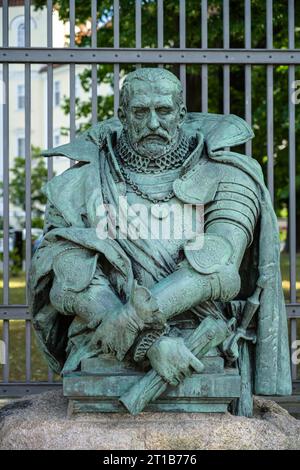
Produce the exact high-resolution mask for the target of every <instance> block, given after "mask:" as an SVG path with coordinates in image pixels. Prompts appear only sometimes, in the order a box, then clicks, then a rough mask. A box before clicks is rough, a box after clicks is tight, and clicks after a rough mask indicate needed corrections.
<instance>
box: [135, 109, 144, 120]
mask: <svg viewBox="0 0 300 470" xmlns="http://www.w3.org/2000/svg"><path fill="white" fill-rule="evenodd" d="M146 113H147V108H136V109H135V110H134V114H135V116H136V117H138V118H139V117H144V116H145V114H146Z"/></svg>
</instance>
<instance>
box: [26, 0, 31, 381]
mask: <svg viewBox="0 0 300 470" xmlns="http://www.w3.org/2000/svg"><path fill="white" fill-rule="evenodd" d="M30 3H31V2H30V0H27V1H25V47H27V48H29V47H30V44H31V14H30V9H31V5H30ZM25 213H26V217H25V233H26V242H25V266H26V287H27V286H28V276H29V268H30V263H31V64H25ZM26 303H28V297H27V289H26ZM25 373H26V381H27V382H29V381H30V378H31V328H30V320H28V321H26V322H25Z"/></svg>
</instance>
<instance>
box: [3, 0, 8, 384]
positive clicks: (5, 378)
mask: <svg viewBox="0 0 300 470" xmlns="http://www.w3.org/2000/svg"><path fill="white" fill-rule="evenodd" d="M2 15H3V16H2V20H3V27H2V34H3V40H2V44H3V47H8V42H9V41H8V37H9V36H8V0H3V8H2ZM3 83H4V93H5V95H4V97H5V101H4V104H3V304H4V305H8V303H9V65H8V64H3ZM3 341H4V344H5V358H6V363H5V364H4V366H3V382H8V380H9V320H3Z"/></svg>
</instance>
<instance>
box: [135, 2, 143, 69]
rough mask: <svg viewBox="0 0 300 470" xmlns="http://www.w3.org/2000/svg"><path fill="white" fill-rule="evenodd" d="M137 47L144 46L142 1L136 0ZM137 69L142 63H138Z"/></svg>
mask: <svg viewBox="0 0 300 470" xmlns="http://www.w3.org/2000/svg"><path fill="white" fill-rule="evenodd" d="M135 47H136V48H141V47H142V1H141V0H135ZM135 67H136V68H137V69H139V68H141V64H136V65H135Z"/></svg>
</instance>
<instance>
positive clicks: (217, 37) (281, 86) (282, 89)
mask: <svg viewBox="0 0 300 470" xmlns="http://www.w3.org/2000/svg"><path fill="white" fill-rule="evenodd" d="M34 3H35V6H36V8H43V7H44V6H45V4H46V0H35V2H34ZM53 3H54V7H55V8H57V9H58V12H59V16H60V19H61V20H63V21H68V19H69V0H56V1H54V2H53ZM156 3H157V2H156V0H143V1H142V46H143V47H157V9H156ZM222 3H223V2H222V0H209V1H208V46H209V47H210V48H222V47H223V25H222ZM295 10H296V20H297V19H298V18H299V17H300V2H295ZM186 11H187V15H186V47H188V48H198V47H201V2H200V0H186ZM251 13H252V21H251V33H252V47H253V48H260V49H261V48H265V47H266V2H264V1H261V0H252V1H251ZM90 17H91V2H90V1H86V2H79V1H77V2H76V23H77V25H78V26H79V27H80V25H83V24H86V22H87V20H89V19H90ZM97 18H98V33H97V45H98V47H113V2H112V1H108V0H103V1H101V2H98V12H97ZM245 21H248V19H247V18H246V19H245V18H244V1H242V0H231V1H230V47H231V48H243V47H244V44H245ZM295 40H296V47H299V46H300V28H299V27H296V30H295ZM76 42H77V45H78V46H81V47H88V46H90V45H91V32H90V31H89V30H88V29H86V28H81V29H80V33H78V34H77V36H76ZM273 44H274V47H275V48H279V49H282V48H288V2H287V1H286V0H277V1H276V2H274V8H273ZM164 46H165V47H175V48H178V47H179V1H178V0H175V1H174V0H164ZM120 47H135V1H134V0H120ZM132 68H133V66H132V65H125V66H123V65H122V66H121V74H122V75H124V74H126V73H128V72H129V71H130V70H132ZM168 68H170V69H171V70H172V71H173V72H174V73H176V74H177V75H178V74H179V68H178V66H174V65H169V66H168ZM273 70H274V162H275V167H274V175H275V209H276V211H277V213H278V214H280V213H281V212H282V210H284V209H286V208H287V207H288V195H289V173H288V152H289V149H288V131H289V117H288V103H289V90H288V67H287V66H285V65H278V66H277V65H276V66H274V67H273ZM299 72H300V70H299V67H296V79H299V78H300V73H299ZM80 80H81V85H82V87H83V89H84V90H86V91H89V90H90V89H91V67H87V68H86V69H85V71H84V72H83V73H82V74H81V75H80ZM98 83H109V84H112V83H113V67H112V66H111V65H107V64H106V65H105V64H104V65H99V66H98ZM208 83H209V101H208V107H209V112H217V113H222V111H223V69H222V66H219V65H210V66H208ZM266 84H267V83H266V67H265V66H264V65H263V66H259V65H254V66H252V112H253V122H252V125H253V129H254V131H255V134H256V137H255V140H254V145H253V156H254V157H255V158H256V159H257V160H258V161H259V162H260V163H261V164H262V166H263V170H264V172H265V174H266V169H267V118H266V116H267V102H266V100H267V88H266ZM244 89H245V80H244V67H243V66H240V65H232V66H231V68H230V96H231V112H232V113H234V114H237V115H239V116H241V117H243V116H244V115H245V91H244ZM187 106H188V109H189V111H200V110H201V65H191V66H190V65H188V66H187ZM64 109H65V112H66V113H68V111H69V101H68V100H66V101H65V103H64ZM112 114H113V96H98V119H99V120H102V119H105V118H107V117H110V116H112ZM76 115H77V117H79V116H84V117H88V116H90V115H91V102H90V101H86V102H81V101H79V100H77V101H76ZM299 127H300V114H299V111H298V107H296V131H298V130H299ZM80 130H82V129H80ZM296 145H297V148H296V153H297V154H299V152H300V142H298V141H297V144H296ZM239 150H241V151H244V149H243V148H241V149H239ZM296 184H297V199H299V195H300V159H299V158H298V160H297V178H296ZM297 219H298V228H299V230H300V223H299V221H300V204H298V214H297ZM298 238H299V239H300V237H298ZM299 245H300V241H299Z"/></svg>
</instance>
